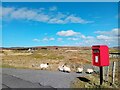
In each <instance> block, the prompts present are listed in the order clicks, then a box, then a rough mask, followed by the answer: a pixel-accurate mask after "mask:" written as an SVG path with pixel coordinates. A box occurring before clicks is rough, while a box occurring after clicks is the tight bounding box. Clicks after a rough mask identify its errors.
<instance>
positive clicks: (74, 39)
mask: <svg viewBox="0 0 120 90" xmlns="http://www.w3.org/2000/svg"><path fill="white" fill-rule="evenodd" d="M68 40H73V41H76V40H79V38H68Z"/></svg>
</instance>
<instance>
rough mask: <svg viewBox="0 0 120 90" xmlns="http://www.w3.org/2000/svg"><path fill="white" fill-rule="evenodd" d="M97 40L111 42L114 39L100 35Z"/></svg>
mask: <svg viewBox="0 0 120 90" xmlns="http://www.w3.org/2000/svg"><path fill="white" fill-rule="evenodd" d="M97 39H100V40H111V39H112V38H111V37H109V36H105V35H99V36H97Z"/></svg>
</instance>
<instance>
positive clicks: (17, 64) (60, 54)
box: [0, 49, 119, 88]
mask: <svg viewBox="0 0 120 90" xmlns="http://www.w3.org/2000/svg"><path fill="white" fill-rule="evenodd" d="M116 51H117V50H116V49H115V50H114V49H110V52H116ZM0 53H2V54H4V55H3V56H2V65H0V67H3V68H20V69H36V70H38V69H40V68H39V64H41V63H47V62H48V63H50V66H51V68H50V69H49V70H51V71H55V70H57V68H58V65H59V64H60V63H67V64H69V65H73V68H72V69H75V67H74V65H85V64H91V61H92V58H91V50H78V51H77V52H65V50H37V51H35V52H33V53H30V52H27V51H25V50H23V51H21V50H15V51H12V50H11V51H9V50H5V51H1V52H0ZM110 61H118V59H110ZM32 64H34V65H35V66H34V67H32ZM73 71H74V70H73ZM116 75H117V74H116ZM116 77H117V76H116ZM117 78H118V77H117ZM109 81H111V75H110V79H109ZM110 84H111V83H110V82H104V83H103V85H102V86H99V75H97V74H94V75H89V76H87V77H84V78H82V79H81V78H76V79H75V81H74V82H73V83H72V84H71V87H72V88H114V87H118V85H119V82H118V80H116V82H115V85H111V86H110Z"/></svg>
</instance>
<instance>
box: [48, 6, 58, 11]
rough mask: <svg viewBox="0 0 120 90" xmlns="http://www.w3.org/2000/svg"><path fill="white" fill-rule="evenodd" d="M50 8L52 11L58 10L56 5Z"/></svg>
mask: <svg viewBox="0 0 120 90" xmlns="http://www.w3.org/2000/svg"><path fill="white" fill-rule="evenodd" d="M49 10H50V11H56V10H57V7H55V6H53V7H50V8H49Z"/></svg>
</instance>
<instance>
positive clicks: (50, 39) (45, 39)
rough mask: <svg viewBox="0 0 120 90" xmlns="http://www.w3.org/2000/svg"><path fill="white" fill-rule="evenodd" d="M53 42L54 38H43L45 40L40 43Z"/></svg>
mask: <svg viewBox="0 0 120 90" xmlns="http://www.w3.org/2000/svg"><path fill="white" fill-rule="evenodd" d="M54 40H55V38H47V37H45V38H43V40H42V41H54Z"/></svg>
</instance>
